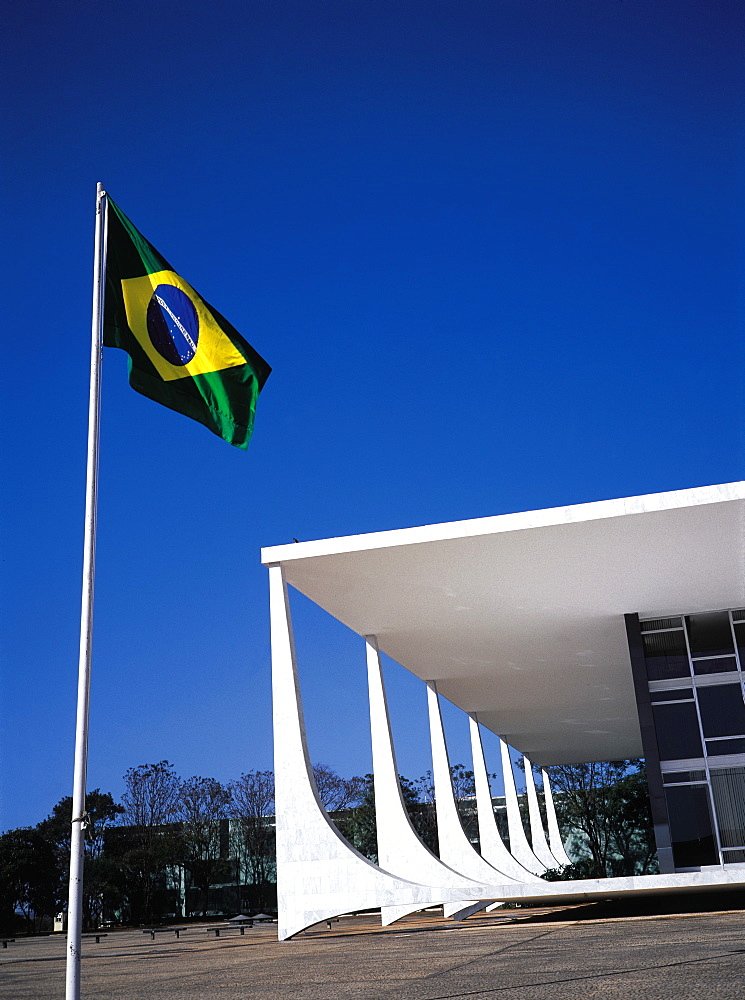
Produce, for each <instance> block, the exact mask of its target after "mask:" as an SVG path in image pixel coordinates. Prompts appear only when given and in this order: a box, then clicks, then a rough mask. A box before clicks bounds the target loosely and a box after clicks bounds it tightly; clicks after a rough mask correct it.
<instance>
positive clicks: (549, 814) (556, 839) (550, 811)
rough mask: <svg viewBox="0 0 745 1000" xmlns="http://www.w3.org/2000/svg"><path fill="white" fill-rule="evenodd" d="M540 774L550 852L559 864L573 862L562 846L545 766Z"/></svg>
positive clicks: (562, 842)
mask: <svg viewBox="0 0 745 1000" xmlns="http://www.w3.org/2000/svg"><path fill="white" fill-rule="evenodd" d="M541 775H542V776H543V794H544V795H545V797H546V819H547V821H548V837H549V843H550V844H551V853H552V854H553V856H554V857H555V858H556V860H557V861H558V862H559V864H560V865H571V864H572V863H573V862H572V859H571V858H570V857H569V855H568V854H567V852H566V850H565V848H564V841H563V840H562V838H561V831H560V830H559V822H558V820H557V819H556V806H555V804H554V796H553V792H552V791H551V782H550V781H549V778H548V775H547V774H546V770H545V768H544V769H543V770H542V771H541Z"/></svg>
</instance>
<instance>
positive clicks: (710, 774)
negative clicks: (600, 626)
mask: <svg viewBox="0 0 745 1000" xmlns="http://www.w3.org/2000/svg"><path fill="white" fill-rule="evenodd" d="M640 627H641V639H642V643H643V647H644V663H645V666H646V674H647V684H648V687H649V698H650V702H651V709H652V714H653V719H654V729H655V736H656V740H657V748H658V750H659V759H660V769H661V772H662V783H663V789H664V796H665V806H666V808H667V818H668V822H669V826H670V838H671V842H672V852H673V860H674V864H675V868H676V869H691V868H700V867H702V866H707V865H722V864H744V863H745V695H744V693H743V692H744V688H743V668H744V667H745V609H738V610H734V611H710V612H706V613H704V614H692V615H681V616H680V617H673V618H657V619H654V620H649V621H642V622H640Z"/></svg>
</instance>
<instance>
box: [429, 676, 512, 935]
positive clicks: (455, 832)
mask: <svg viewBox="0 0 745 1000" xmlns="http://www.w3.org/2000/svg"><path fill="white" fill-rule="evenodd" d="M427 703H428V707H429V736H430V743H431V745H432V776H433V779H434V785H435V810H436V812H437V839H438V841H439V844H440V860H441V861H444V862H445V864H446V865H450V866H451V867H452V868H455V869H456V870H457V871H459V872H462V873H463V874H464V875H466V876H467V877H468V878H472V879H474V880H475V881H478V882H483V881H485V880H486V881H488V882H491V881H493V879H495V878H499V879H500V880H505V881H509V882H512V881H514V879H512V878H510V877H509V876H508V875H505V874H504V873H503V872H497V871H496V870H495V868H494V867H493V866H492V865H490V864H489V863H488V861H485V860H484V858H482V856H481V855H480V854H479V853H478V851H476V850H475V849H474V847H473V845H472V844H471V842H470V841H469V839H468V837H467V836H466V835H465V832H464V830H463V824H462V823H461V821H460V816H459V815H458V806H457V803H456V801H455V795H454V794H453V782H452V780H451V778H450V758H449V756H448V749H447V742H446V740H445V728H444V726H443V724H442V710H441V707H440V699H439V697H438V695H437V685H436V684H435V682H434V681H428V682H427ZM475 903H476V900H474V904H475ZM483 905H484V906H486V905H487V904H486V903H484V904H483ZM463 909H464V908H463V907H461V906H460V905H459V904H458V903H446V904H445V905H444V906H443V913H444V915H445V916H446V917H451V916H457V915H458V914H460V913H461V912H462V911H463ZM469 910H470V912H471V913H474V912H475V909H474V908H471V907H469Z"/></svg>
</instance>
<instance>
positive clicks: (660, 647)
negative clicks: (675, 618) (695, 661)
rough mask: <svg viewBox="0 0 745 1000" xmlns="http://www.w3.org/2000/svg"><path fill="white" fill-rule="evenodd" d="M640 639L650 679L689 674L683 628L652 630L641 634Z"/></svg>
mask: <svg viewBox="0 0 745 1000" xmlns="http://www.w3.org/2000/svg"><path fill="white" fill-rule="evenodd" d="M642 641H643V642H644V657H645V659H646V661H647V676H648V677H649V679H650V680H651V681H661V680H666V679H667V678H668V677H689V676H690V673H691V670H690V667H689V666H688V651H687V649H686V639H685V632H684V631H683V629H680V631H676V632H652V633H651V634H650V635H645V636H642Z"/></svg>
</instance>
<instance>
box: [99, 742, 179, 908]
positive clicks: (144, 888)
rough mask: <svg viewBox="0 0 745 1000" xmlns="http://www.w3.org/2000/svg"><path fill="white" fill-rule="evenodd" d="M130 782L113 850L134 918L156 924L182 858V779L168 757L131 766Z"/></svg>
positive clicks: (109, 840) (111, 834)
mask: <svg viewBox="0 0 745 1000" xmlns="http://www.w3.org/2000/svg"><path fill="white" fill-rule="evenodd" d="M124 782H125V785H126V790H125V792H124V795H123V796H122V803H123V805H124V812H123V814H122V817H121V820H122V823H121V826H120V827H119V828H118V829H114V830H111V831H110V832H109V834H108V836H107V837H106V845H107V851H108V850H110V851H111V852H112V853H113V854H116V855H117V860H118V867H119V874H120V878H121V883H122V886H123V887H124V888H125V889H126V894H127V898H128V903H129V910H130V920H132V922H133V923H139V922H141V921H143V920H144V921H146V922H148V923H150V922H152V919H153V914H154V912H155V901H156V895H157V893H158V892H159V890H160V889H162V888H164V885H163V883H164V881H165V871H166V869H167V868H168V866H169V865H174V864H176V863H177V862H178V861H179V860H180V836H179V830H178V827H177V821H178V819H179V806H180V802H179V790H180V786H181V783H180V781H179V779H178V777H177V775H176V774H175V772H174V770H173V765H171V764H170V763H169V762H168V761H167V760H161V761H159V762H158V763H157V764H140V765H138V766H137V767H130V768H129V770H128V771H127V772H126V773H125V775H124Z"/></svg>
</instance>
